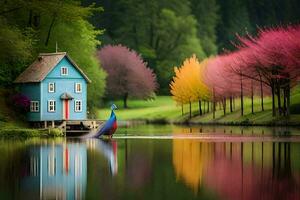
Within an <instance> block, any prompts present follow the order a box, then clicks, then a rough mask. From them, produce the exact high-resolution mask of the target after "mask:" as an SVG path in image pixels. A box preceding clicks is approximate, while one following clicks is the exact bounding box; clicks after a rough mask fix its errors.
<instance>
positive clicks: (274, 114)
mask: <svg viewBox="0 0 300 200" xmlns="http://www.w3.org/2000/svg"><path fill="white" fill-rule="evenodd" d="M271 90H272V115H273V117H275V116H276V111H275V89H274V82H273V81H272V84H271Z"/></svg>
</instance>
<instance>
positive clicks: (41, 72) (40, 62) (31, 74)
mask: <svg viewBox="0 0 300 200" xmlns="http://www.w3.org/2000/svg"><path fill="white" fill-rule="evenodd" d="M64 57H67V58H68V60H69V61H70V62H71V63H72V65H73V66H74V67H75V68H76V69H77V70H78V71H79V72H80V74H81V75H82V76H83V77H84V79H85V80H86V81H87V82H89V83H90V82H91V80H90V79H89V78H88V77H87V75H85V74H84V73H83V71H82V70H81V69H80V68H79V67H78V66H77V64H76V63H75V62H74V61H73V60H72V59H71V58H70V57H69V56H68V54H67V53H66V52H57V53H40V54H39V56H38V58H37V59H36V60H35V61H34V62H33V63H32V64H31V65H30V66H29V67H28V68H27V69H26V70H25V71H23V73H21V74H20V75H19V76H18V78H17V79H16V80H15V81H14V82H15V83H38V82H41V81H43V80H44V79H45V78H46V76H47V75H48V74H49V72H50V71H51V70H52V69H53V68H54V67H55V66H56V65H57V64H58V63H59V62H60V61H61V60H62V59H63V58H64Z"/></svg>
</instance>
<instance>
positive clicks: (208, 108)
mask: <svg viewBox="0 0 300 200" xmlns="http://www.w3.org/2000/svg"><path fill="white" fill-rule="evenodd" d="M209 106H210V105H209V101H207V113H209Z"/></svg>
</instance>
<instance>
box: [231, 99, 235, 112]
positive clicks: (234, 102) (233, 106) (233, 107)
mask: <svg viewBox="0 0 300 200" xmlns="http://www.w3.org/2000/svg"><path fill="white" fill-rule="evenodd" d="M232 100H233V110H235V97H234V96H233V97H232Z"/></svg>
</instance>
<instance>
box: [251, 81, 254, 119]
mask: <svg viewBox="0 0 300 200" xmlns="http://www.w3.org/2000/svg"><path fill="white" fill-rule="evenodd" d="M253 100H254V91H253V81H251V113H252V114H254V103H253Z"/></svg>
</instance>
